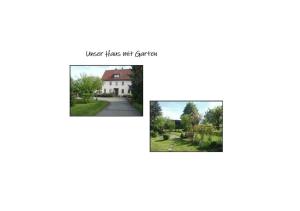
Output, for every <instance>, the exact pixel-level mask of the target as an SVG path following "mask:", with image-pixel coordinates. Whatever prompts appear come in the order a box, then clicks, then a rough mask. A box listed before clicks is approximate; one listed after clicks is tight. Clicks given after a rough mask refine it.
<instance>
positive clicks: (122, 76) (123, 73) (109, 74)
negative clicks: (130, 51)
mask: <svg viewBox="0 0 300 211" xmlns="http://www.w3.org/2000/svg"><path fill="white" fill-rule="evenodd" d="M130 74H131V69H127V70H124V69H122V70H105V72H104V73H103V76H102V80H103V81H130V80H131V79H130ZM115 75H116V76H117V75H119V76H117V77H114V76H115Z"/></svg>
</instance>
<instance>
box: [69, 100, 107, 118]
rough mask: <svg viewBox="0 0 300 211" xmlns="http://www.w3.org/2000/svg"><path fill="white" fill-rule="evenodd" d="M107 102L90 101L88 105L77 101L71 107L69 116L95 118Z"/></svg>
mask: <svg viewBox="0 0 300 211" xmlns="http://www.w3.org/2000/svg"><path fill="white" fill-rule="evenodd" d="M108 104H109V102H106V101H96V100H92V101H90V102H88V103H84V102H83V101H80V100H77V101H76V102H75V104H74V105H73V106H72V107H71V116H95V115H96V114H97V113H98V112H100V111H101V110H102V109H103V108H105V107H106V106H107V105H108Z"/></svg>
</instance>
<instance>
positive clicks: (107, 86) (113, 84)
mask: <svg viewBox="0 0 300 211" xmlns="http://www.w3.org/2000/svg"><path fill="white" fill-rule="evenodd" d="M122 82H124V85H122ZM116 83H117V84H116ZM129 86H131V81H111V85H110V81H104V82H103V86H102V93H104V89H106V93H113V90H114V88H118V89H119V95H120V96H122V95H128V94H130V93H128V89H129ZM122 89H124V93H122Z"/></svg>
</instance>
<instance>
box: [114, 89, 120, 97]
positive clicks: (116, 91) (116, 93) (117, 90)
mask: <svg viewBox="0 0 300 211" xmlns="http://www.w3.org/2000/svg"><path fill="white" fill-rule="evenodd" d="M114 94H115V96H118V95H119V89H118V88H114Z"/></svg>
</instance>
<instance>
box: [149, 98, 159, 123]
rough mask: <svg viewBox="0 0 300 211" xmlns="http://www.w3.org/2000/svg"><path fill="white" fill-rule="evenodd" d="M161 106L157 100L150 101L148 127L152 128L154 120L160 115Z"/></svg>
mask: <svg viewBox="0 0 300 211" xmlns="http://www.w3.org/2000/svg"><path fill="white" fill-rule="evenodd" d="M161 115H162V112H161V107H160V105H159V103H158V102H157V101H151V102H150V128H151V129H153V124H154V120H155V119H156V118H157V117H158V116H161Z"/></svg>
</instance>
